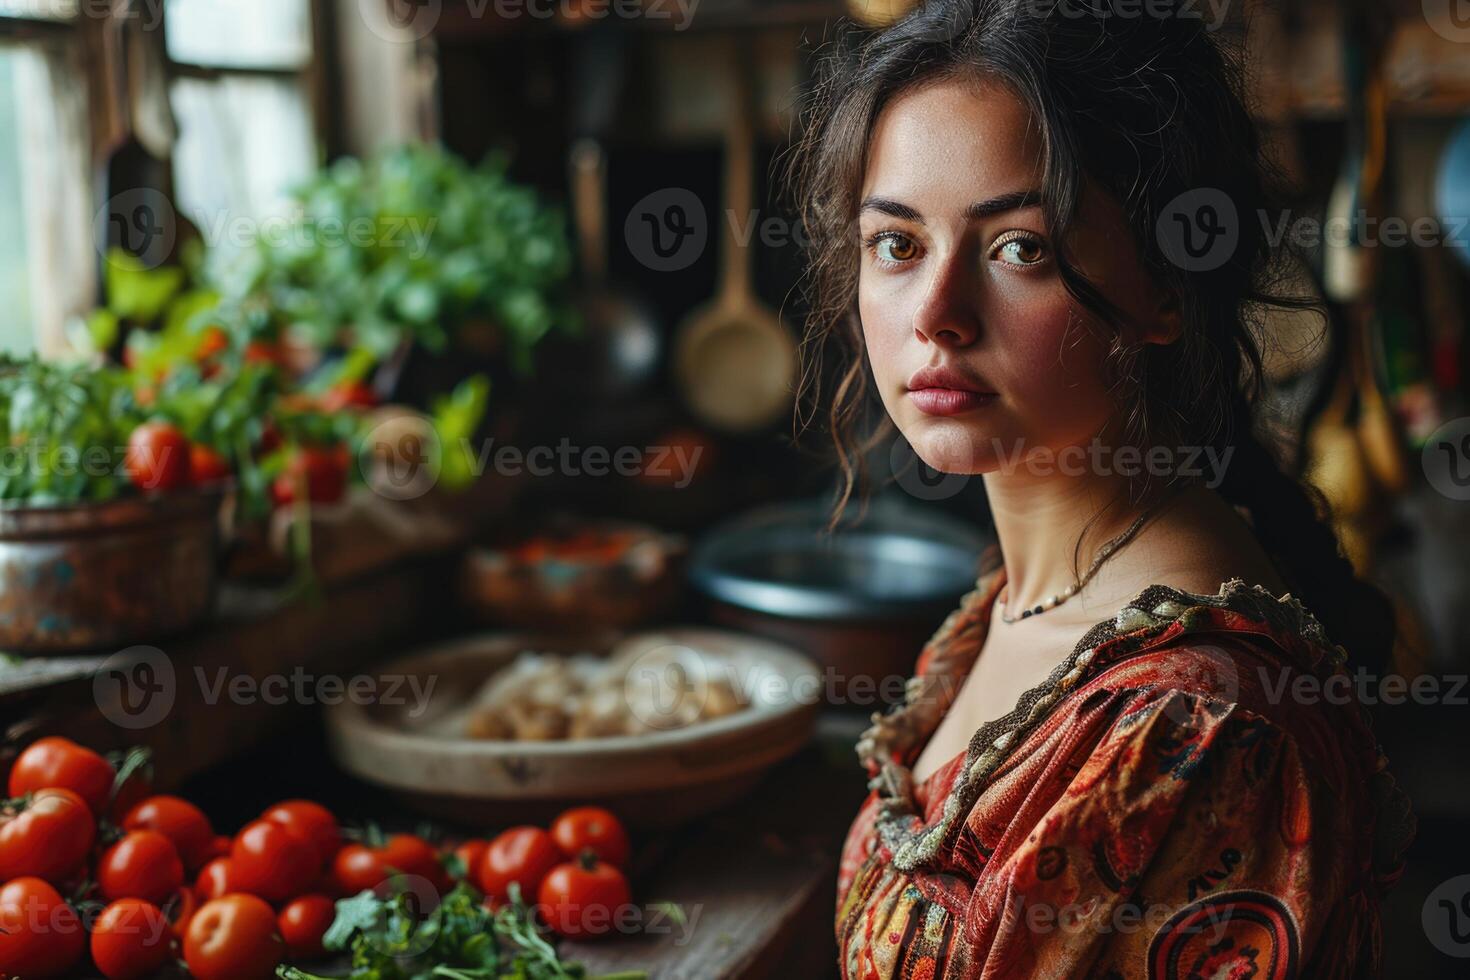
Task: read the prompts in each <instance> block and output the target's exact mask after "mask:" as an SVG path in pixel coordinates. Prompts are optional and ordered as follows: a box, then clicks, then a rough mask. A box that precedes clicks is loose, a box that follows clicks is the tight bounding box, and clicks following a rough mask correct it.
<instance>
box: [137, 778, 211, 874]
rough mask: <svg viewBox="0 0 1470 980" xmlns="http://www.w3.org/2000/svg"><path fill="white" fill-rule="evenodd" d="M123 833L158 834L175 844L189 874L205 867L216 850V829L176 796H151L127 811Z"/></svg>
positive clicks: (192, 806)
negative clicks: (152, 831)
mask: <svg viewBox="0 0 1470 980" xmlns="http://www.w3.org/2000/svg"><path fill="white" fill-rule="evenodd" d="M122 827H123V829H124V830H156V831H158V832H159V833H160V834H162V835H163V836H165V837H167V838H168V839H169V840H170V841H172V842H173V845H174V848H175V849H176V850H177V851H178V852H179V857H180V858H182V859H183V862H184V867H185V868H188V869H189V870H190V871H195V870H198V869H199V868H201V867H203V866H204V864H205V862H207V861H208V860H209V859H210V857H211V856H212V853H211V852H212V851H213V850H214V828H213V827H211V826H210V825H209V818H208V817H206V816H205V815H204V811H202V810H200V809H199V808H198V807H197V806H195V805H194V804H192V803H190V802H189V801H188V800H185V799H181V798H180V797H177V796H150V797H148V799H146V800H144V801H143V802H142V803H139V804H138V805H137V806H135V807H133V808H132V809H131V810H129V811H128V813H127V815H126V816H124V817H123V819H122Z"/></svg>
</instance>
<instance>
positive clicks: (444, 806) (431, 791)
mask: <svg viewBox="0 0 1470 980" xmlns="http://www.w3.org/2000/svg"><path fill="white" fill-rule="evenodd" d="M654 637H657V640H654V639H653V638H654ZM614 642H615V637H613V636H612V635H610V634H603V635H600V636H594V637H581V638H568V637H566V636H555V635H547V634H533V633H486V634H481V635H478V636H473V637H469V638H467V639H460V640H455V641H453V642H451V643H448V644H444V645H441V646H437V647H434V648H432V649H429V650H425V651H421V652H418V653H415V654H412V655H410V656H408V657H406V658H404V659H402V660H399V661H396V662H394V663H391V664H388V665H387V666H385V667H383V668H382V669H381V670H380V671H379V672H378V675H379V678H380V680H381V682H382V683H381V685H380V686H379V687H378V688H377V690H378V691H379V692H380V693H381V694H383V695H384V697H383V701H389V700H397V701H400V702H402V703H398V704H388V703H374V704H356V703H353V701H352V700H351V699H347V700H344V701H343V702H342V703H340V704H337V705H334V706H332V707H330V708H329V709H327V712H326V721H327V733H328V739H329V743H330V745H331V750H332V754H333V756H334V757H335V758H336V759H337V761H338V763H340V764H341V765H342V766H343V768H345V769H346V770H347V771H349V772H351V773H353V774H354V775H356V776H358V777H359V778H362V779H364V780H367V781H369V782H373V783H377V784H379V785H381V786H384V787H387V788H388V789H390V790H393V791H395V792H396V793H398V794H400V795H401V796H402V797H403V798H404V800H405V802H407V803H408V804H410V805H411V806H413V807H415V808H416V809H420V810H423V811H425V812H428V813H432V814H434V815H436V816H439V817H443V818H447V819H449V820H452V821H454V822H457V823H463V824H471V825H480V824H490V825H500V824H505V823H509V822H527V821H530V822H538V821H544V820H545V819H547V818H548V817H550V816H554V815H555V814H556V813H557V812H559V811H560V810H561V809H563V808H565V807H566V806H569V805H578V804H587V803H595V804H598V805H602V806H606V807H608V808H609V809H611V810H613V811H614V812H615V813H617V814H618V815H619V816H620V817H622V818H623V819H624V820H625V821H627V822H629V823H631V824H633V825H635V826H646V827H654V826H672V825H676V824H679V823H683V822H685V821H688V820H690V819H692V818H694V817H697V816H700V815H702V814H705V813H708V812H710V811H712V810H715V809H718V808H719V807H720V806H723V805H724V804H726V803H729V802H731V801H732V800H734V799H736V798H738V797H740V796H741V795H743V794H744V793H745V792H746V791H748V790H749V789H750V788H751V787H752V786H754V785H755V783H756V782H757V781H758V780H759V778H760V776H761V774H762V773H763V772H764V771H765V770H766V769H767V768H769V767H770V766H771V765H773V764H774V763H776V762H778V761H780V760H781V759H784V758H786V757H787V756H789V755H791V754H792V753H794V752H795V751H797V750H798V749H800V748H801V747H802V745H804V744H805V743H806V741H807V739H808V738H810V736H811V731H812V725H813V724H814V722H815V719H816V712H817V707H818V705H819V703H820V701H821V690H820V675H819V673H818V671H817V668H816V666H815V665H814V664H813V663H812V662H811V661H810V660H808V659H807V658H806V657H804V656H802V655H801V654H799V653H797V652H795V651H794V650H791V649H790V648H788V647H784V646H781V645H780V644H776V643H772V642H770V641H768V640H763V639H760V638H757V637H753V636H748V635H745V634H741V633H735V632H729V631H724V630H713V629H696V628H682V627H681V628H676V629H668V630H659V631H657V632H656V633H644V634H639V635H638V636H635V637H630V638H629V639H628V640H626V641H624V642H639V643H657V644H670V645H678V646H681V647H685V648H687V649H688V650H689V651H693V655H694V656H696V657H697V662H698V663H699V664H703V665H704V666H705V667H707V668H708V669H710V670H720V671H728V674H727V676H729V677H730V679H731V680H732V682H733V683H734V684H735V685H736V687H737V690H739V691H741V693H743V694H744V695H745V698H746V700H747V701H748V707H746V708H745V709H744V710H741V711H738V712H736V713H734V714H731V715H726V716H725V717H722V718H715V719H711V720H709V721H701V722H696V723H695V724H693V725H690V726H688V727H686V728H676V729H670V730H666V731H654V732H650V733H648V734H645V735H631V736H622V735H620V736H614V737H607V738H592V739H580V740H562V741H548V742H527V741H497V740H487V739H471V738H465V737H463V736H461V735H460V734H459V732H461V731H463V722H464V718H465V716H466V713H467V711H468V709H469V706H470V703H471V700H472V699H473V697H474V695H475V693H476V692H477V691H478V690H479V688H480V686H481V685H482V684H483V683H484V682H485V680H486V679H487V678H489V677H490V676H491V674H493V673H494V672H495V671H497V670H499V669H501V668H503V667H505V666H507V665H508V664H509V663H510V662H511V661H512V660H514V659H515V657H516V656H517V655H518V654H519V653H521V652H522V651H525V650H535V651H538V652H554V653H575V652H579V651H590V652H597V653H605V652H607V651H608V650H610V649H611V648H612V646H613V644H614ZM635 669H636V668H635ZM400 678H401V679H400ZM409 678H414V679H417V681H418V684H419V690H421V691H424V692H426V696H425V697H423V698H422V703H421V704H416V703H415V698H414V697H413V696H412V693H411V692H412V691H413V688H412V686H411V684H410V682H409V680H408V679H409ZM394 684H396V685H397V686H396V691H397V697H396V698H390V697H389V696H388V695H389V693H390V691H392V690H393V688H392V687H391V685H394ZM430 684H432V688H431V687H430V686H429V685H430Z"/></svg>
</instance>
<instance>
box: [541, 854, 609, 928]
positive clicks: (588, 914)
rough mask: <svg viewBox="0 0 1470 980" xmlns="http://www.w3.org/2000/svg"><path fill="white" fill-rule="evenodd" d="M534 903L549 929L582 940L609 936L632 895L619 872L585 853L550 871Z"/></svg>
mask: <svg viewBox="0 0 1470 980" xmlns="http://www.w3.org/2000/svg"><path fill="white" fill-rule="evenodd" d="M536 901H537V902H538V904H539V911H540V912H541V914H542V915H543V916H545V918H546V923H547V925H549V926H551V928H552V929H555V930H556V931H557V932H558V933H560V934H561V935H563V936H566V937H567V938H569V939H585V938H590V937H593V936H602V935H606V934H607V933H609V932H612V931H613V929H614V927H615V925H616V916H617V914H618V910H619V909H620V908H622V907H623V906H625V905H627V904H628V903H629V902H630V901H632V893H631V892H630V891H629V890H628V879H627V878H624V877H623V873H622V872H621V871H619V870H618V869H617V868H615V867H613V866H612V865H610V864H607V863H605V862H602V861H599V860H597V858H596V857H594V856H593V855H592V854H591V853H590V852H584V853H583V855H582V857H581V858H579V859H578V860H576V861H568V862H567V863H565V864H560V865H557V866H556V867H555V868H553V869H552V871H551V873H550V874H548V875H547V876H546V880H545V881H543V882H542V883H541V888H540V889H539V890H538V891H537V893H536Z"/></svg>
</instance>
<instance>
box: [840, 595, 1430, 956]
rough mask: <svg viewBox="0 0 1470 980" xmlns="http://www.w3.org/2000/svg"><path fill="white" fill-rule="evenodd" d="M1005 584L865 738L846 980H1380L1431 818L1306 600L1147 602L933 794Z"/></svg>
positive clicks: (846, 912) (922, 667)
mask: <svg viewBox="0 0 1470 980" xmlns="http://www.w3.org/2000/svg"><path fill="white" fill-rule="evenodd" d="M1003 585H1004V568H999V569H997V570H996V571H994V572H992V573H990V574H988V575H986V576H984V577H982V578H981V580H980V582H979V583H978V587H977V588H976V590H975V591H974V592H972V593H970V595H968V596H966V597H965V599H964V601H963V602H962V603H961V606H960V608H959V609H958V610H956V611H955V612H954V613H952V614H951V615H950V617H949V619H948V620H947V621H946V622H945V624H944V625H943V626H942V627H941V628H940V630H939V631H938V632H937V633H936V634H935V636H934V638H933V639H932V640H930V641H929V643H928V644H927V645H926V646H925V648H924V650H923V652H922V654H921V655H920V658H919V663H918V668H917V676H916V677H914V678H913V679H912V680H911V681H910V682H909V685H908V691H907V697H906V700H905V702H904V703H903V704H900V705H897V706H895V708H894V709H893V710H891V711H889V713H888V714H886V715H883V716H874V722H875V723H874V726H873V727H872V728H871V729H869V730H868V732H867V733H866V734H865V735H864V737H863V739H862V741H861V742H860V743H859V746H858V752H859V755H860V757H861V758H862V760H863V762H864V764H865V765H866V766H867V769H868V772H869V775H870V776H871V777H872V780H871V786H872V788H873V789H872V792H871V793H870V794H869V797H868V799H867V801H866V802H865V803H864V805H863V808H862V810H861V811H860V812H859V814H858V817H857V819H856V820H855V821H854V823H853V825H852V829H851V830H850V831H849V833H848V838H847V843H846V846H845V847H844V849H843V856H842V865H841V870H840V874H839V880H838V906H837V940H838V949H839V954H840V961H841V968H842V974H843V976H844V977H849V978H855V980H856V978H861V980H870V978H879V980H887V978H905V980H908V978H916V980H935V978H940V977H944V978H959V977H966V978H970V977H975V978H1007V980H1015V978H1027V977H1058V978H1061V977H1066V978H1070V977H1098V978H1108V980H1113V978H1117V980H1121V978H1135V977H1137V978H1145V977H1147V978H1169V980H1173V978H1176V977H1177V978H1231V980H1234V978H1241V980H1244V978H1248V977H1249V978H1255V980H1281V978H1287V977H1296V976H1309V977H1356V976H1371V975H1374V974H1375V973H1376V970H1377V967H1378V960H1379V938H1378V937H1379V931H1378V900H1379V896H1380V894H1381V891H1382V889H1384V888H1386V887H1387V886H1388V885H1389V884H1390V883H1391V882H1392V881H1393V880H1394V879H1395V878H1396V877H1397V874H1398V873H1399V871H1400V870H1401V868H1402V858H1401V853H1402V850H1403V848H1404V847H1406V846H1407V844H1408V842H1409V839H1410V838H1411V837H1412V833H1413V818H1412V815H1411V814H1410V813H1409V809H1408V805H1407V801H1406V800H1405V799H1404V797H1403V794H1402V793H1401V792H1399V790H1398V789H1397V788H1396V786H1395V785H1394V783H1393V779H1392V777H1391V776H1390V775H1389V774H1388V772H1387V771H1386V769H1385V763H1384V760H1383V757H1382V755H1381V753H1380V752H1379V751H1378V748H1377V744H1376V742H1375V741H1374V739H1373V737H1372V736H1371V734H1370V732H1369V731H1368V729H1367V727H1366V724H1365V722H1364V719H1363V717H1362V715H1361V712H1360V711H1359V709H1358V708H1357V706H1356V702H1355V701H1353V699H1352V698H1351V692H1352V688H1351V687H1350V686H1349V685H1347V684H1346V683H1344V682H1345V681H1346V680H1347V679H1348V678H1347V675H1346V674H1345V673H1344V668H1343V660H1344V656H1345V652H1344V651H1343V650H1342V648H1341V647H1338V646H1336V645H1334V644H1333V643H1332V642H1330V641H1329V640H1328V638H1327V636H1326V635H1325V633H1324V632H1323V630H1322V627H1321V625H1320V624H1319V623H1318V622H1317V621H1316V620H1315V619H1314V618H1313V617H1312V615H1311V614H1310V613H1309V612H1307V611H1306V610H1305V609H1304V608H1303V607H1302V605H1301V603H1300V602H1299V601H1298V600H1296V599H1294V598H1292V597H1291V596H1290V595H1289V594H1288V595H1285V596H1282V597H1280V598H1277V597H1274V596H1272V595H1271V594H1270V593H1269V592H1267V591H1266V590H1264V589H1262V588H1260V587H1247V586H1246V585H1245V584H1244V583H1243V582H1241V580H1239V579H1233V580H1231V581H1230V582H1227V583H1225V584H1224V585H1222V586H1221V588H1220V591H1219V593H1218V594H1217V595H1214V596H1203V595H1196V594H1193V593H1186V592H1180V591H1177V590H1175V589H1170V588H1166V587H1164V586H1158V585H1155V586H1151V587H1149V588H1148V589H1146V590H1144V592H1143V593H1142V594H1141V595H1139V596H1138V598H1136V599H1135V600H1134V601H1133V602H1132V603H1130V604H1129V605H1128V606H1127V607H1125V608H1124V609H1123V610H1122V611H1120V612H1119V613H1118V614H1117V616H1116V617H1115V618H1114V619H1112V620H1107V621H1104V622H1102V623H1099V624H1098V625H1097V626H1095V627H1093V628H1092V629H1091V630H1090V631H1089V632H1088V633H1087V635H1086V636H1084V637H1083V638H1082V640H1081V641H1080V642H1079V643H1078V644H1077V646H1076V648H1075V649H1074V650H1073V652H1072V654H1071V656H1069V657H1068V658H1067V659H1066V660H1065V661H1064V662H1063V663H1062V664H1060V665H1059V666H1058V667H1057V669H1056V671H1055V672H1053V674H1052V675H1051V677H1050V678H1048V680H1047V681H1046V682H1044V683H1043V684H1042V685H1040V686H1039V687H1037V688H1035V689H1033V690H1031V691H1029V692H1027V694H1026V695H1024V696H1023V697H1022V698H1021V700H1020V702H1019V704H1018V705H1017V707H1016V708H1015V710H1014V711H1012V712H1011V714H1009V715H1007V716H1006V717H1004V718H1001V719H997V720H996V721H995V722H992V723H990V724H988V725H986V726H985V727H983V728H981V729H980V731H978V732H977V733H976V734H975V737H974V739H973V740H972V741H971V743H970V745H969V748H968V750H967V751H966V752H964V753H963V754H961V755H960V756H958V757H956V758H955V759H954V760H952V761H951V762H949V763H948V764H947V765H945V766H943V767H942V768H940V769H939V770H938V771H937V772H935V773H934V774H933V775H932V776H930V777H929V778H928V779H927V780H925V781H924V782H923V783H922V784H920V785H917V786H916V785H914V784H913V778H912V773H911V771H910V768H909V767H910V766H911V765H912V764H913V762H914V760H915V759H916V758H917V757H918V754H919V752H920V750H921V749H922V748H923V746H924V744H925V743H926V742H927V740H928V739H929V737H930V736H931V735H932V733H933V732H934V729H935V728H936V727H937V725H938V723H939V720H940V719H941V718H942V717H943V715H944V712H945V711H946V710H947V709H948V708H949V705H950V702H951V701H952V700H953V697H954V695H955V694H956V693H957V691H958V689H959V686H960V683H961V682H962V681H963V679H964V677H965V675H966V673H967V672H968V671H969V669H970V667H971V665H972V664H973V663H974V660H975V657H976V654H977V652H978V651H979V649H980V646H981V644H982V643H983V641H984V637H985V632H986V630H987V628H988V626H989V616H990V610H991V607H992V605H993V603H994V599H995V596H996V594H997V593H998V592H999V591H1000V589H1001V587H1002V586H1003ZM1334 676H1336V677H1337V678H1338V679H1337V680H1336V681H1329V680H1328V679H1329V678H1332V677H1334ZM1313 691H1315V692H1316V694H1315V695H1314V694H1313V693H1312V692H1313Z"/></svg>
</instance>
